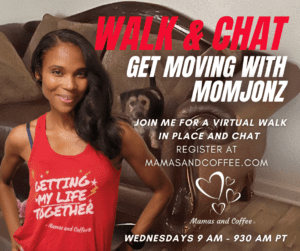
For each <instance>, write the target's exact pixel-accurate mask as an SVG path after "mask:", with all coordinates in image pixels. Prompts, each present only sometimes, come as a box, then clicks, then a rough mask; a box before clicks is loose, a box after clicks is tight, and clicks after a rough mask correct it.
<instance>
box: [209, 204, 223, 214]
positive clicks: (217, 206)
mask: <svg viewBox="0 0 300 251" xmlns="http://www.w3.org/2000/svg"><path fill="white" fill-rule="evenodd" d="M211 207H212V209H213V210H214V211H215V213H216V214H218V215H221V214H222V213H223V212H224V210H225V207H226V205H225V203H223V202H221V203H219V204H217V203H213V204H212V205H211Z"/></svg>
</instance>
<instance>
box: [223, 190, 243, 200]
mask: <svg viewBox="0 0 300 251" xmlns="http://www.w3.org/2000/svg"><path fill="white" fill-rule="evenodd" d="M229 192H232V194H233V200H231V201H229V195H228V193H229ZM239 198H241V193H239V192H236V193H235V192H234V191H233V190H232V189H231V188H228V189H227V190H226V200H227V202H228V203H233V202H236V201H237V200H238V199H239Z"/></svg>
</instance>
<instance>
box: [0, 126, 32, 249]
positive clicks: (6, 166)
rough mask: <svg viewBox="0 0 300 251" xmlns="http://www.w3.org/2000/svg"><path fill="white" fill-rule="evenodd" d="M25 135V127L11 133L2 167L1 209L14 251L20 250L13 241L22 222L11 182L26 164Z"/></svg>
mask: <svg viewBox="0 0 300 251" xmlns="http://www.w3.org/2000/svg"><path fill="white" fill-rule="evenodd" d="M24 133H25V135H26V129H25V126H18V127H16V128H14V129H13V130H12V131H11V132H10V134H9V135H8V137H7V140H6V142H5V148H4V157H3V159H2V162H1V167H0V208H1V210H2V212H3V216H4V219H5V221H6V224H7V227H8V231H9V235H10V238H11V242H12V250H18V249H19V248H20V245H18V244H17V243H16V242H15V240H14V239H13V234H14V232H15V231H16V230H17V229H18V228H19V227H20V221H19V212H18V207H17V200H16V196H15V193H14V190H13V187H12V182H11V181H12V178H13V177H14V175H15V173H16V170H17V168H18V166H19V165H20V164H21V163H22V162H24V159H23V158H22V157H21V155H22V152H23V151H24V144H26V139H25V137H24ZM28 144H29V143H28Z"/></svg>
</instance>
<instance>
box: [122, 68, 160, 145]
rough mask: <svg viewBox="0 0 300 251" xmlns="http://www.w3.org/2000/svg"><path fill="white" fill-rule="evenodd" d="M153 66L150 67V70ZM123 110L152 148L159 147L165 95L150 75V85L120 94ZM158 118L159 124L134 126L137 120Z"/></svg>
mask: <svg viewBox="0 0 300 251" xmlns="http://www.w3.org/2000/svg"><path fill="white" fill-rule="evenodd" d="M150 70H151V68H149V72H150ZM120 101H121V105H122V112H124V113H125V114H126V115H127V116H129V120H130V121H131V125H132V126H133V127H134V129H135V130H136V131H137V132H138V133H139V134H140V135H141V136H142V137H143V138H144V139H145V141H146V143H147V141H150V146H151V147H152V148H159V143H158V139H157V134H158V130H159V125H160V122H161V119H162V116H163V112H164V96H163V94H162V93H161V91H160V90H159V88H158V87H157V86H156V81H155V77H150V87H148V88H142V89H135V90H132V91H129V92H123V93H121V95H120ZM138 119H139V120H141V119H157V121H158V126H134V125H135V124H136V121H137V120H138Z"/></svg>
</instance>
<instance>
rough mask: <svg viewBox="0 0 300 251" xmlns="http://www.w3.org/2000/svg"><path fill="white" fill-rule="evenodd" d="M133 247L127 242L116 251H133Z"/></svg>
mask: <svg viewBox="0 0 300 251" xmlns="http://www.w3.org/2000/svg"><path fill="white" fill-rule="evenodd" d="M132 250H133V249H132V247H130V246H129V245H128V244H127V243H126V242H122V243H121V245H120V246H119V247H117V249H116V250H115V251H132Z"/></svg>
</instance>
